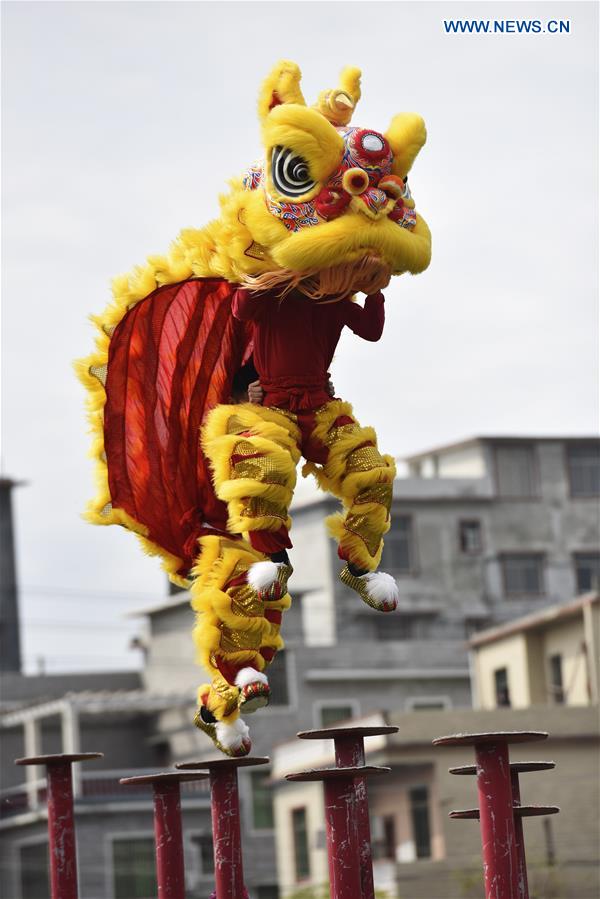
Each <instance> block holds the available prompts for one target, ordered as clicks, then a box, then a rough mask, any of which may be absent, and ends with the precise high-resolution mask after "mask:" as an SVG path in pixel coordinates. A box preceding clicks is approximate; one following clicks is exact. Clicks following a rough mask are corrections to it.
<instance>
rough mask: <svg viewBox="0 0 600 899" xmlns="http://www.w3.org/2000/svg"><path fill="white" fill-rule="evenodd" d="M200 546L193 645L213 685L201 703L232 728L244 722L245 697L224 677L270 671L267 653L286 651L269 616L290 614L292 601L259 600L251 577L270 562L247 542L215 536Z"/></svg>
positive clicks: (207, 686) (202, 691)
mask: <svg viewBox="0 0 600 899" xmlns="http://www.w3.org/2000/svg"><path fill="white" fill-rule="evenodd" d="M199 543H200V549H201V554H200V559H199V562H198V564H197V565H196V567H195V568H194V570H193V572H192V574H193V575H194V576H195V580H194V582H193V584H192V587H191V595H192V608H193V609H194V611H195V612H196V613H197V619H196V625H195V627H194V630H193V639H194V643H195V644H196V648H197V651H198V661H199V663H200V664H201V665H203V666H204V668H205V669H206V670H207V671H208V673H209V675H210V678H211V683H210V684H203V685H202V686H201V687H200V688H199V690H198V697H199V702H200V704H204V705H205V706H206V707H207V708H208V710H209V711H210V712H211V713H212V714H213V715H214V716H215V718H216V719H217V720H218V721H224V722H225V723H226V724H232V723H233V722H234V721H235V720H236V718H238V716H239V706H238V699H239V692H240V691H239V689H238V687H236V686H235V684H233V683H230V682H229V681H228V680H227V678H226V676H225V674H224V673H223V671H225V672H227V671H228V670H231V671H233V672H235V671H237V670H239V669H240V668H245V667H253V668H256V669H257V670H258V671H262V670H263V669H264V668H265V666H266V665H267V662H266V660H265V658H264V656H263V655H262V654H261V652H260V650H261V648H262V647H265V646H266V647H272V648H273V649H279V648H281V646H283V641H282V640H281V637H279V623H276V624H274V623H273V622H272V621H271V620H269V618H270V617H273V616H271V615H270V616H268V617H265V614H266V613H267V612H268V610H271V609H273V610H277V611H280V612H282V611H284V610H285V609H288V608H289V606H290V604H291V598H290V596H289V594H287V593H286V594H285V595H284V596H283V597H282V598H281V599H280V600H277V601H273V602H263V601H262V600H261V599H260V598H259V597H258V595H257V593H256V591H255V590H254V589H253V588H252V587H251V586H250V585H249V584H248V583H247V582H246V573H247V571H248V569H249V568H250V566H251V565H253V564H254V563H255V562H261V561H264V559H265V556H264V555H262V553H259V552H257V551H256V550H254V549H252V547H251V546H250V545H249V544H247V543H246V542H245V541H242V540H227V539H223V538H220V537H213V536H210V537H203V538H201V540H200V541H199ZM275 617H279V619H280V617H281V616H275ZM219 663H220V667H219ZM221 669H223V670H221ZM232 679H233V678H232Z"/></svg>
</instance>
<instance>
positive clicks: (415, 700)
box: [406, 696, 452, 712]
mask: <svg viewBox="0 0 600 899" xmlns="http://www.w3.org/2000/svg"><path fill="white" fill-rule="evenodd" d="M450 708H452V702H451V700H450V697H449V696H412V697H409V698H408V699H407V700H406V710H407V711H408V712H424V711H425V712H430V711H437V710H438V709H450Z"/></svg>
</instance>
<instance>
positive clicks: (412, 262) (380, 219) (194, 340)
mask: <svg viewBox="0 0 600 899" xmlns="http://www.w3.org/2000/svg"><path fill="white" fill-rule="evenodd" d="M359 98H360V72H359V70H358V69H355V68H346V69H344V70H343V71H342V74H341V77H340V84H339V87H338V88H337V89H335V90H329V91H324V92H323V93H322V94H320V96H319V98H318V101H317V103H316V104H315V105H314V106H313V107H308V106H307V105H306V103H305V101H304V98H303V96H302V92H301V90H300V71H299V69H298V67H297V66H296V65H295V64H293V63H291V62H287V61H283V62H280V63H279V64H278V65H277V66H276V67H275V68H274V69H273V71H272V72H271V74H270V75H269V77H268V78H267V79H266V81H265V83H264V85H263V87H262V90H261V94H260V99H259V118H260V123H261V128H262V143H263V146H264V151H265V154H264V159H263V160H261V161H258V162H255V163H253V164H252V165H251V166H250V167H249V168H248V170H247V171H246V172H245V174H244V175H243V176H242V177H241V178H240V179H237V180H234V181H232V182H231V190H230V192H229V194H228V195H227V196H225V197H223V198H222V199H221V213H220V217H219V218H218V219H216V220H215V221H213V222H211V223H210V224H208V225H207V226H206V227H205V228H202V229H200V230H191V229H190V230H184V231H182V232H181V234H180V235H179V237H178V239H177V240H176V241H175V243H174V244H173V245H172V247H171V249H170V252H169V253H168V255H167V256H165V257H151V258H150V259H149V260H148V262H147V264H146V265H144V266H141V267H139V268H137V269H135V270H134V272H133V273H132V274H130V275H129V276H125V277H120V278H117V279H116V280H115V282H114V300H113V303H112V305H111V306H109V308H108V309H107V310H106V312H105V313H104V314H103V315H102V316H100V317H97V318H95V319H94V322H95V324H96V325H97V327H98V339H97V348H96V352H94V353H93V354H92V355H91V356H90V357H88V358H87V359H85V360H82V361H81V362H79V363H77V367H78V371H79V374H80V376H81V379H82V380H83V382H84V384H85V385H86V387H87V388H88V389H89V394H90V400H89V405H90V419H91V424H92V428H93V433H94V436H95V442H94V446H93V450H92V453H93V456H94V457H95V458H96V459H97V462H98V476H99V493H98V496H97V498H96V500H95V501H94V502H93V503H92V504H91V506H90V509H89V511H88V518H89V519H90V520H91V521H93V522H95V523H97V524H120V525H123V526H125V527H126V528H129V529H130V530H132V531H134V532H136V533H137V534H138V535H139V536H140V539H141V542H142V544H143V546H144V547H145V549H146V550H147V551H148V552H150V553H153V554H159V555H160V556H162V558H163V560H164V566H165V568H166V570H167V572H168V573H169V576H170V578H171V579H172V580H173V581H174V582H175V583H177V584H180V585H182V586H185V587H189V588H190V591H191V596H192V605H193V608H194V609H195V611H196V612H197V621H196V626H195V628H194V640H195V643H196V646H197V649H198V660H199V662H200V663H201V664H202V665H203V667H204V668H205V669H206V671H207V672H208V673H209V676H210V683H208V684H205V685H203V686H201V687H200V688H199V690H198V705H199V708H198V712H197V714H196V717H195V723H196V725H197V726H198V727H200V728H201V729H202V730H203V731H204V732H206V733H207V734H209V736H210V737H211V738H212V740H213V741H214V743H215V744H216V746H218V747H219V749H221V750H222V751H223V752H225V753H227V754H228V755H244V754H246V753H247V752H248V751H249V750H250V739H249V732H248V728H247V726H246V724H245V723H244V721H243V718H242V717H241V713H244V714H246V713H247V712H251V711H254V710H255V709H257V708H260V707H261V706H263V705H265V704H266V703H267V702H268V699H269V685H268V679H267V677H266V675H265V673H264V672H265V669H266V668H267V666H268V665H269V663H270V662H271V661H272V660H273V658H274V656H275V654H276V652H277V650H278V649H280V648H281V647H282V646H283V642H282V639H281V637H280V633H279V631H280V625H281V619H282V615H283V612H284V611H285V610H286V609H287V608H289V606H290V602H291V599H290V596H289V594H288V592H287V582H288V578H289V577H290V575H291V573H292V568H291V566H290V564H289V558H288V555H287V549H288V548H289V547H290V546H291V543H290V540H289V533H288V532H289V529H290V525H291V521H290V517H289V514H288V508H289V505H290V502H291V500H292V496H293V491H294V485H295V481H296V466H297V463H298V462H299V460H300V457H301V456H303V457H304V459H305V460H306V461H305V465H304V468H303V474H304V475H306V474H308V473H312V474H314V475H315V476H316V479H317V481H318V483H319V485H320V487H321V488H322V489H324V490H326V491H328V492H330V493H332V494H334V495H335V496H336V497H339V499H340V500H341V502H342V505H343V512H342V513H340V514H337V515H334V516H332V517H331V518H330V519H329V520H328V525H329V529H330V532H331V534H332V535H333V536H334V537H335V539H336V540H337V542H338V545H339V556H340V558H341V560H342V561H343V563H344V564H343V567H342V571H341V573H340V578H341V580H342V581H343V582H344V583H345V584H347V585H348V586H349V587H350V588H352V589H354V590H355V591H356V592H357V593H358V594H359V596H360V597H361V598H362V599H363V600H364V601H365V602H366V603H368V604H369V605H370V606H372V607H373V608H374V609H377V610H379V611H383V612H387V611H392V610H393V609H394V608H395V607H396V603H397V588H396V584H395V582H394V580H393V579H392V578H391V577H390V575H388V574H385V573H384V572H380V571H377V567H378V565H379V561H380V558H381V551H382V546H383V542H382V537H383V535H384V534H385V533H386V531H387V530H388V529H389V526H390V508H391V501H392V484H393V480H394V475H395V468H394V461H393V459H392V458H391V457H390V456H386V455H382V454H380V452H379V450H378V447H377V439H376V435H375V432H374V431H373V429H372V428H367V427H362V426H361V425H360V424H359V423H358V422H357V421H356V419H355V418H354V415H353V413H352V407H351V406H350V405H349V404H348V403H346V402H342V401H341V400H340V399H337V398H333V397H332V396H331V395H330V387H329V386H328V382H329V373H328V368H329V364H330V362H331V359H332V357H333V353H334V351H335V348H336V345H337V342H338V340H339V337H340V333H341V331H342V329H343V328H344V327H345V326H347V327H349V328H350V329H351V330H353V331H354V332H355V333H356V334H357V335H358V336H359V337H362V338H364V339H366V340H373V341H374V340H377V339H378V338H379V337H380V335H381V332H382V329H383V319H384V313H383V303H384V301H383V295H382V294H381V288H382V287H385V286H386V285H387V283H388V281H389V278H390V276H391V275H399V274H402V273H403V272H411V273H413V274H415V273H418V272H421V271H423V269H425V268H426V267H427V265H428V264H429V260H430V253H431V239H430V234H429V230H428V228H427V225H426V224H425V222H424V221H423V219H422V218H421V217H420V216H419V215H417V213H416V212H415V204H414V201H413V200H412V198H411V194H410V191H409V188H408V183H407V174H408V171H409V169H410V168H411V165H412V163H413V161H414V159H415V157H416V155H417V153H418V152H419V150H420V149H421V147H422V146H423V144H424V143H425V136H426V133H425V126H424V123H423V120H422V119H421V118H420V117H419V116H417V115H414V114H412V113H410V114H409V113H404V114H401V115H397V116H395V117H394V118H393V119H392V122H391V125H390V127H389V129H388V130H387V131H386V132H385V134H380V133H379V132H377V131H374V130H371V129H365V128H359V127H354V126H350V119H351V117H352V113H353V111H354V109H355V107H356V104H357V103H358V100H359ZM357 291H360V292H362V293H365V294H366V295H367V298H366V300H365V303H364V306H361V305H360V304H358V303H357V302H355V301H354V298H353V294H354V293H355V292H357ZM255 378H258V379H260V383H261V386H262V389H263V391H264V399H263V403H262V405H256V404H251V403H249V402H239V401H238V402H236V399H238V400H239V393H240V389H241V390H243V389H244V388H245V387H246V386H247V385H248V383H249V382H250V381H252V380H254V379H255Z"/></svg>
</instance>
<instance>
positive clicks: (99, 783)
mask: <svg viewBox="0 0 600 899" xmlns="http://www.w3.org/2000/svg"><path fill="white" fill-rule="evenodd" d="M155 773H156V768H126V769H123V768H121V769H120V770H118V771H117V770H104V771H82V772H81V792H80V795H78V796H76V797H75V803H76V805H79V804H86V805H87V804H88V803H97V802H131V800H132V799H144V798H147V799H148V801H149V802H150V801H151V799H152V787H151V786H148V785H146V784H136V785H130V786H126V787H123V786H121V785H120V783H119V780H120V778H121V777H136V776H138V775H142V774H155ZM30 796H35V802H34V803H32V804H31V805H30V800H29V797H30ZM209 796H210V787H209V783H208V780H196V781H187V782H183V783H182V784H181V798H182V801H185V800H186V799H206V801H207V802H208V800H209ZM40 808H46V779H45V778H41V779H40V780H36V781H30V782H29V783H21V784H18V785H17V786H14V787H8V788H7V789H5V790H1V791H0V819H6V818H10V817H13V816H14V815H20V814H22V813H24V812H27V811H35V810H37V809H40Z"/></svg>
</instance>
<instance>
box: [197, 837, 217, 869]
mask: <svg viewBox="0 0 600 899" xmlns="http://www.w3.org/2000/svg"><path fill="white" fill-rule="evenodd" d="M192 843H193V845H194V846H195V848H196V850H197V852H198V861H199V862H200V871H201V873H202V874H214V873H215V855H214V849H213V839H212V836H211V834H209V833H201V834H199V835H195V836H193V837H192Z"/></svg>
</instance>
